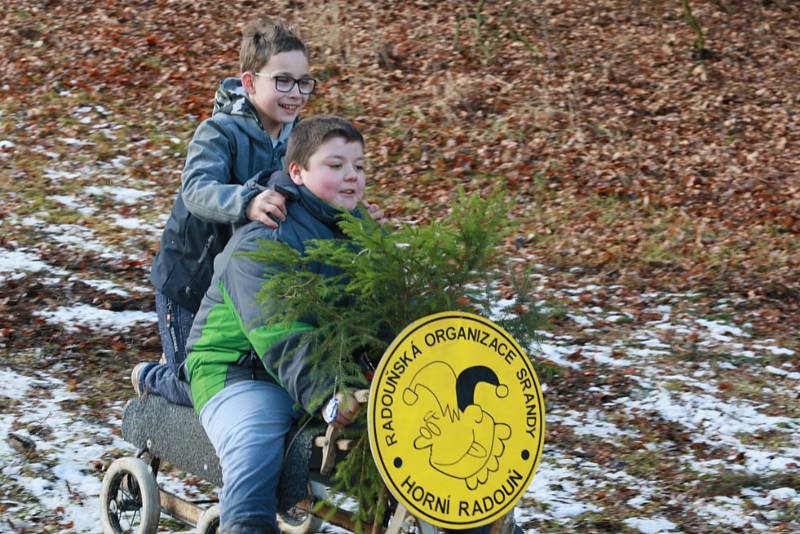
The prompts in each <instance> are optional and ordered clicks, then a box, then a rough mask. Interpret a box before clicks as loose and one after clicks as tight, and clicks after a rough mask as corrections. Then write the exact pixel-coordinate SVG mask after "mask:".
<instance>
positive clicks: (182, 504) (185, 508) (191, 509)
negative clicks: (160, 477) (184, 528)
mask: <svg viewBox="0 0 800 534" xmlns="http://www.w3.org/2000/svg"><path fill="white" fill-rule="evenodd" d="M158 493H159V496H160V498H161V509H162V510H163V511H164V512H166V513H167V514H169V515H171V516H172V517H174V518H175V519H178V520H180V521H183V522H184V523H188V524H190V525H196V524H197V521H198V520H199V519H200V515H201V514H202V513H203V509H202V508H200V507H199V506H197V505H196V504H194V503H191V502H189V501H187V500H185V499H181V498H180V497H178V496H177V495H173V494H172V493H167V492H166V491H164V490H163V489H162V490H158Z"/></svg>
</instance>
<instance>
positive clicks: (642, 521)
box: [623, 517, 678, 534]
mask: <svg viewBox="0 0 800 534" xmlns="http://www.w3.org/2000/svg"><path fill="white" fill-rule="evenodd" d="M623 523H625V524H626V525H628V526H629V527H631V528H635V529H638V530H639V532H641V533H642V534H657V533H658V532H674V531H675V528H677V526H678V525H676V524H675V523H673V522H672V521H667V520H666V519H657V518H656V519H652V518H649V519H648V518H641V517H631V518H629V519H626V520H624V521H623Z"/></svg>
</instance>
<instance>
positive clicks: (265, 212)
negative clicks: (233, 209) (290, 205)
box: [244, 189, 286, 228]
mask: <svg viewBox="0 0 800 534" xmlns="http://www.w3.org/2000/svg"><path fill="white" fill-rule="evenodd" d="M244 214H245V215H246V216H247V218H248V219H249V220H251V221H261V222H262V223H264V224H265V225H267V226H269V227H270V228H277V227H278V221H285V220H286V199H285V198H284V197H283V195H281V194H280V193H278V192H277V191H273V190H271V189H267V190H266V191H262V192H261V193H259V194H258V195H256V196H255V197H253V200H251V201H250V204H248V205H247V209H245V211H244ZM270 215H272V217H270Z"/></svg>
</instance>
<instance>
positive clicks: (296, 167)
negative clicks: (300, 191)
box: [287, 161, 303, 185]
mask: <svg viewBox="0 0 800 534" xmlns="http://www.w3.org/2000/svg"><path fill="white" fill-rule="evenodd" d="M300 169H301V167H300V164H299V163H297V162H296V161H293V162H291V163H289V167H288V168H287V170H288V171H289V177H290V178H291V179H292V182H294V184H295V185H303V177H302V176H301V174H300Z"/></svg>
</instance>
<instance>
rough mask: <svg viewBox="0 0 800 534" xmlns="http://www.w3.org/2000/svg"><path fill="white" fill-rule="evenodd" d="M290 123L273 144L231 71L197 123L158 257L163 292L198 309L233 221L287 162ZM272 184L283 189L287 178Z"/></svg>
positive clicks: (156, 272) (155, 276)
mask: <svg viewBox="0 0 800 534" xmlns="http://www.w3.org/2000/svg"><path fill="white" fill-rule="evenodd" d="M296 122H297V121H295V123H296ZM293 126H294V124H288V125H285V126H284V128H283V130H282V131H281V134H280V137H279V139H278V142H277V144H275V145H273V141H272V139H271V138H270V136H269V135H268V134H267V133H266V132H265V131H264V129H263V128H262V125H261V121H260V119H259V118H258V114H257V113H256V110H255V108H253V106H252V104H251V103H250V101H249V100H248V99H247V98H246V96H245V92H244V89H243V88H242V85H241V81H240V80H239V79H238V78H226V79H225V80H223V81H222V83H220V86H219V89H217V94H216V96H215V98H214V112H213V115H212V116H211V118H209V119H207V120H205V121H203V122H202V123H200V126H198V127H197V130H196V131H195V133H194V137H193V138H192V140H191V142H190V143H189V149H188V153H187V155H186V164H185V166H184V168H183V174H182V176H181V189H180V191H179V193H178V195H177V196H176V197H175V204H174V205H173V208H172V212H171V213H170V217H169V219H168V220H167V224H166V227H165V228H164V233H163V234H162V236H161V248H160V250H159V252H158V254H157V255H156V257H155V259H154V260H153V269H152V271H151V273H150V280H151V281H152V282H153V285H154V286H155V287H156V289H157V290H158V291H160V292H161V293H163V294H164V295H166V296H167V297H169V298H170V299H171V300H173V301H175V302H177V303H178V304H179V305H180V306H182V307H183V308H186V309H187V310H189V311H191V312H192V313H196V312H197V309H198V308H199V306H200V301H201V300H202V298H203V294H204V293H205V291H206V289H208V285H209V283H210V282H211V274H212V272H213V263H212V262H213V260H214V256H216V255H217V253H219V252H220V251H221V250H222V249H223V248H224V247H225V244H226V243H227V242H228V239H230V236H231V233H232V231H233V227H234V226H235V225H240V224H243V223H245V222H246V221H247V218H246V216H245V209H246V208H247V205H248V204H249V203H250V200H252V198H253V197H255V196H256V195H257V194H258V193H260V192H261V191H262V190H263V189H264V187H265V186H266V185H267V184H268V182H269V177H270V176H271V175H272V173H273V172H274V171H276V170H280V169H281V168H282V167H283V156H284V154H285V153H286V139H287V137H288V136H289V133H290V132H291V130H292V128H293ZM278 176H281V177H285V175H284V174H283V173H278ZM270 185H275V186H276V188H278V189H280V186H281V185H283V184H281V183H277V184H274V183H271V184H270Z"/></svg>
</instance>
